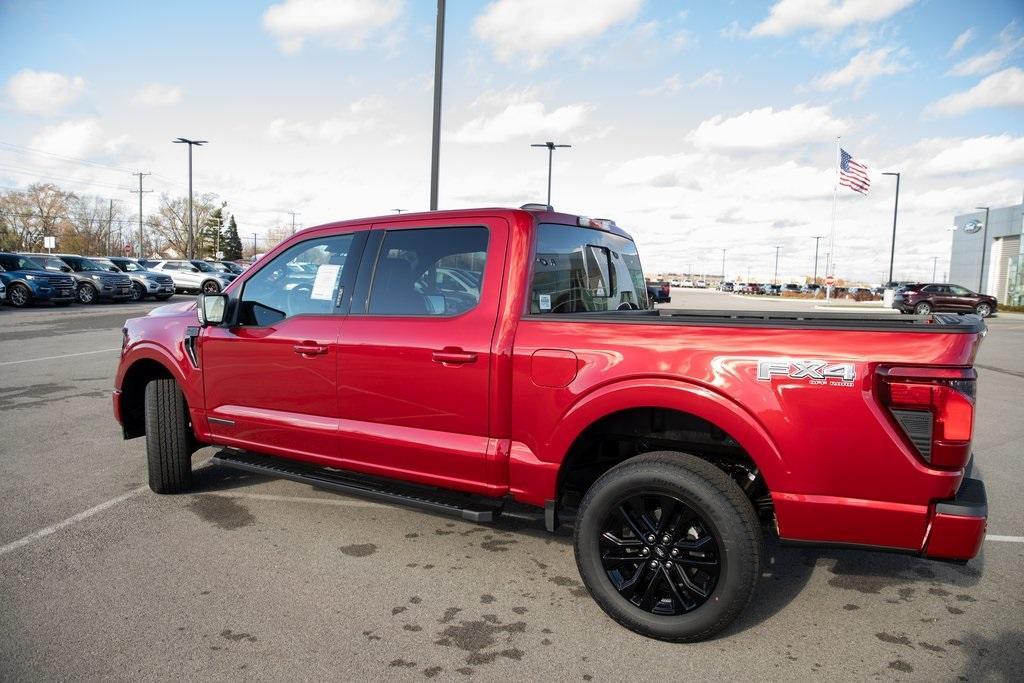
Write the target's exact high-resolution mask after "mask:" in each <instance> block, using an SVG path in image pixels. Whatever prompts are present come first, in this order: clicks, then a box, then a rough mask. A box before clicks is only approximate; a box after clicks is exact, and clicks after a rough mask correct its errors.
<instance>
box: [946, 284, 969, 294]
mask: <svg viewBox="0 0 1024 683" xmlns="http://www.w3.org/2000/svg"><path fill="white" fill-rule="evenodd" d="M949 290H950V291H951V292H952V293H953V296H973V295H972V294H971V290H969V289H967V288H966V287H961V286H960V285H950V286H949Z"/></svg>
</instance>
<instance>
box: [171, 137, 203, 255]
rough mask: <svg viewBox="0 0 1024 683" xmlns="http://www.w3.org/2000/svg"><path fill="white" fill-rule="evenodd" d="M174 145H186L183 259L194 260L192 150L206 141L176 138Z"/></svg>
mask: <svg viewBox="0 0 1024 683" xmlns="http://www.w3.org/2000/svg"><path fill="white" fill-rule="evenodd" d="M171 142H174V143H175V144H185V145H188V240H187V241H186V243H185V244H186V246H185V252H186V253H185V258H188V259H193V258H195V249H196V244H195V242H196V235H195V226H194V225H193V224H194V222H195V217H194V216H193V214H192V148H193V147H201V146H203V145H205V144H206V143H207V141H206V140H189V139H188V138H178V139H177V140H172V141H171Z"/></svg>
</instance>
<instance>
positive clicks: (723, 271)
mask: <svg viewBox="0 0 1024 683" xmlns="http://www.w3.org/2000/svg"><path fill="white" fill-rule="evenodd" d="M722 282H723V283H725V249H722Z"/></svg>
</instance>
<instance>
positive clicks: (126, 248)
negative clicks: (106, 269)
mask: <svg viewBox="0 0 1024 683" xmlns="http://www.w3.org/2000/svg"><path fill="white" fill-rule="evenodd" d="M133 251H135V250H134V249H132V245H130V244H126V245H124V255H125V256H128V255H130V254H131V253H132V252H133Z"/></svg>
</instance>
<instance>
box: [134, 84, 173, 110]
mask: <svg viewBox="0 0 1024 683" xmlns="http://www.w3.org/2000/svg"><path fill="white" fill-rule="evenodd" d="M182 94H183V91H182V89H181V88H179V87H178V86H176V85H167V84H166V83H150V84H148V85H146V86H143V87H142V88H141V89H139V91H138V92H136V93H135V104H136V105H138V106H140V107H170V106H172V105H175V104H177V103H178V102H180V101H181V96H182Z"/></svg>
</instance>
